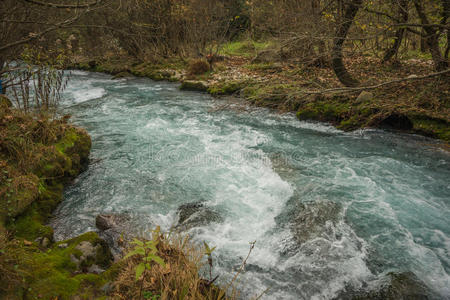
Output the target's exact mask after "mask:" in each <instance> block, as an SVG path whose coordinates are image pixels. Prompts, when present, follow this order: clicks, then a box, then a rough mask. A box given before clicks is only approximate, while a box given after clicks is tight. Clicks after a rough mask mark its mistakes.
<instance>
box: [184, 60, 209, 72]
mask: <svg viewBox="0 0 450 300" xmlns="http://www.w3.org/2000/svg"><path fill="white" fill-rule="evenodd" d="M209 70H210V67H209V63H208V62H207V61H206V60H203V59H196V60H194V61H192V62H191V63H190V64H189V68H188V73H189V74H190V75H201V74H204V73H206V72H208V71H209Z"/></svg>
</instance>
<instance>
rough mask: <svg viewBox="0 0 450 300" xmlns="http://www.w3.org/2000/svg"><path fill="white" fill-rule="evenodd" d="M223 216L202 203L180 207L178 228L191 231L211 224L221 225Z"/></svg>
mask: <svg viewBox="0 0 450 300" xmlns="http://www.w3.org/2000/svg"><path fill="white" fill-rule="evenodd" d="M222 221H223V218H222V216H221V215H220V214H219V213H218V212H216V211H214V210H213V209H211V208H209V207H207V206H205V205H204V204H203V203H201V202H193V203H187V204H183V205H180V207H179V208H178V225H177V226H176V227H177V228H181V229H182V230H189V229H191V228H194V227H199V226H205V225H208V224H210V223H220V222H222Z"/></svg>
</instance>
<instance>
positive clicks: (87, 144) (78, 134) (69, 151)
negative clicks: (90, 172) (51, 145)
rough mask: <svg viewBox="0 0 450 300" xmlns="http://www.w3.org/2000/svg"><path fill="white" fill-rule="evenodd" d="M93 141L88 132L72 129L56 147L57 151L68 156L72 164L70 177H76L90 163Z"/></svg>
mask: <svg viewBox="0 0 450 300" xmlns="http://www.w3.org/2000/svg"><path fill="white" fill-rule="evenodd" d="M91 146H92V141H91V137H90V136H89V135H88V134H87V132H86V131H85V130H83V129H80V128H75V127H72V128H70V129H68V130H67V131H66V133H65V134H64V136H63V138H62V139H61V140H60V141H59V142H58V143H57V144H56V145H55V147H56V150H58V151H59V152H61V153H63V154H65V155H67V156H68V157H69V158H70V159H71V162H72V168H71V169H70V170H69V173H70V176H71V177H73V176H76V175H77V174H79V173H80V172H81V171H83V170H84V169H85V168H86V167H87V164H88V162H89V153H90V150H91Z"/></svg>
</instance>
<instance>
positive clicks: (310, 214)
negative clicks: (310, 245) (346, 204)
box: [290, 201, 341, 244]
mask: <svg viewBox="0 0 450 300" xmlns="http://www.w3.org/2000/svg"><path fill="white" fill-rule="evenodd" d="M340 211H341V206H340V205H339V204H337V203H334V202H330V201H319V202H311V203H299V204H297V205H296V207H295V208H294V210H293V212H292V213H291V215H292V217H291V222H290V229H291V232H292V234H293V236H294V239H295V240H296V241H297V243H299V244H302V243H304V242H306V241H308V240H310V239H314V238H316V237H319V236H321V235H322V234H324V233H327V231H328V227H327V223H330V224H336V223H337V222H338V219H339V213H340Z"/></svg>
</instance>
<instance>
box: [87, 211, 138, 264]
mask: <svg viewBox="0 0 450 300" xmlns="http://www.w3.org/2000/svg"><path fill="white" fill-rule="evenodd" d="M130 221H131V218H130V217H129V216H128V215H124V214H117V215H115V214H100V215H98V216H97V217H96V218H95V226H96V227H97V228H98V229H99V230H100V231H99V235H100V236H101V237H102V238H103V239H104V240H105V241H106V243H107V244H108V246H109V248H110V250H111V252H112V254H113V256H114V260H118V259H120V257H121V256H122V254H123V250H124V244H125V240H128V235H127V233H128V232H130V231H131V229H130V227H131V226H132V225H131V224H130Z"/></svg>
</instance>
